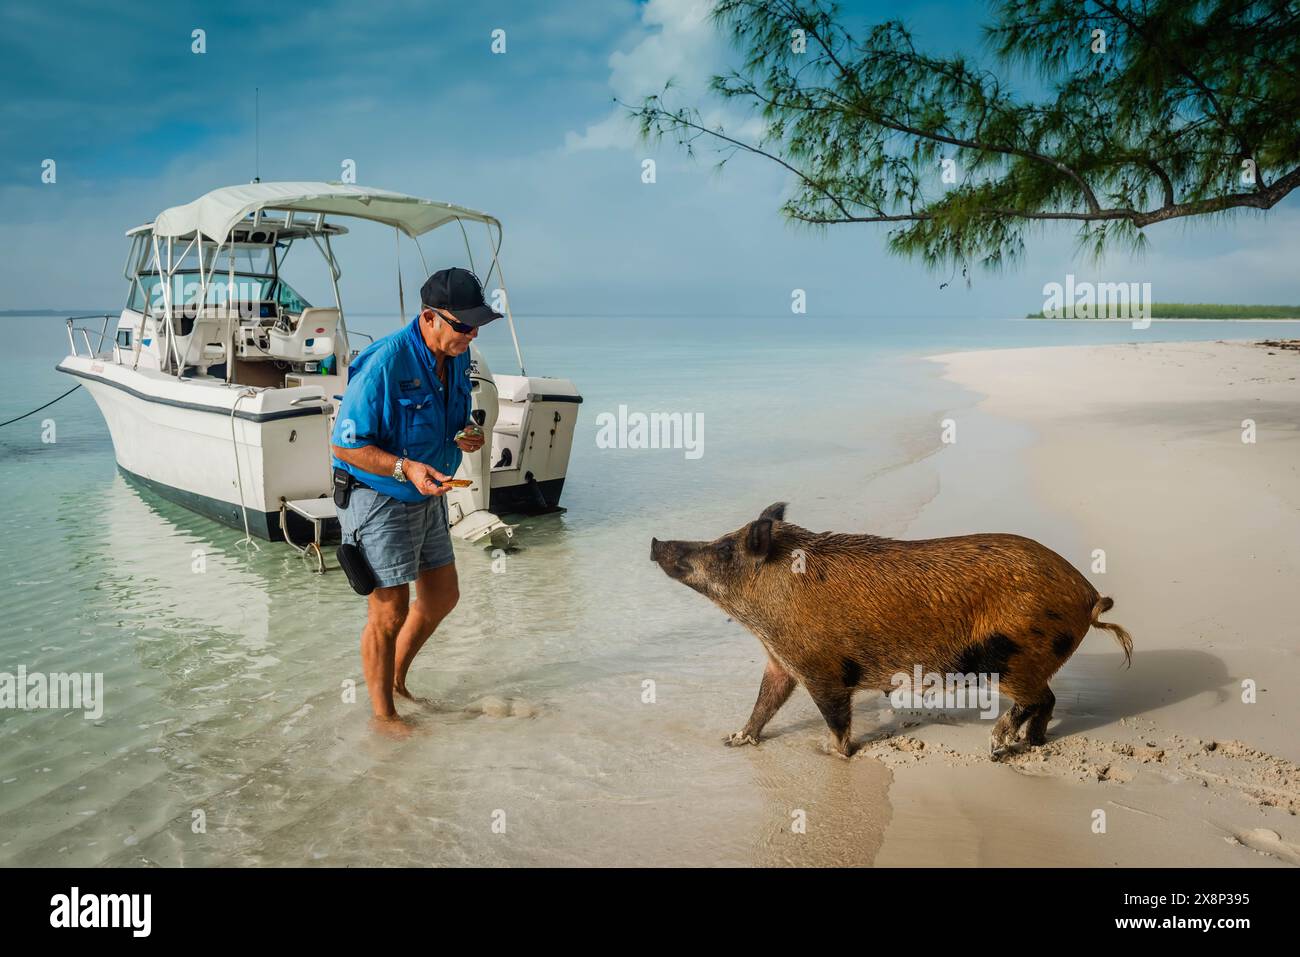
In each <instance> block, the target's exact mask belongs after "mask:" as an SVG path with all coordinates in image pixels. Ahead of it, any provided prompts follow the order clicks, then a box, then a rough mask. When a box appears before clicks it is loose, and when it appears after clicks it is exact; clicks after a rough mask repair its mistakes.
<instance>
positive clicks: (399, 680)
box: [393, 562, 460, 698]
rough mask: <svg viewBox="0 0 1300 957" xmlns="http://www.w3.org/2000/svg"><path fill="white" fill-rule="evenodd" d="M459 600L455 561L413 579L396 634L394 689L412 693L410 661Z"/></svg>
mask: <svg viewBox="0 0 1300 957" xmlns="http://www.w3.org/2000/svg"><path fill="white" fill-rule="evenodd" d="M459 600H460V585H459V582H458V579H457V578H456V563H455V562H452V563H450V564H447V565H442V566H441V567H439V568H428V569H425V570H424V571H422V572H420V577H419V578H417V579H416V580H415V601H414V602H413V603H412V604H411V608H410V611H409V612H407V615H406V621H405V623H404V624H403V625H402V630H401V632H400V633H399V634H398V636H397V660H396V673H395V675H394V681H393V689H394V690H395V691H396V692H397V693H398V694H400V695H402V696H403V697H406V698H409V697H411V692H409V691H407V690H406V673H407V672H408V671H409V670H410V668H411V662H412V661H414V660H415V656H416V655H418V654H419V653H420V649H421V648H423V647H424V643H425V642H426V641H428V640H429V636H430V635H432V634H433V632H434V629H436V628H437V627H438V624H439V623H440V622H441V621H442V620H443V619H444V618H446V617H447V615H448V614H449V613H450V612H451V610H452V609H453V608H455V607H456V602H458V601H459Z"/></svg>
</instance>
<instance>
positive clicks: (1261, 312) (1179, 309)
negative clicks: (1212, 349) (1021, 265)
mask: <svg viewBox="0 0 1300 957" xmlns="http://www.w3.org/2000/svg"><path fill="white" fill-rule="evenodd" d="M1092 310H1093V311H1094V312H1095V311H1096V310H1097V307H1096V306H1095V305H1094V306H1093V307H1092ZM1150 315H1151V318H1152V319H1282V320H1287V319H1289V320H1292V321H1300V306H1242V305H1231V304H1229V303H1219V302H1153V303H1152V304H1151V314H1150ZM1025 318H1026V319H1042V318H1044V316H1043V314H1042V312H1041V311H1040V312H1031V313H1030V314H1029V315H1027V316H1026V317H1025ZM1060 318H1062V319H1073V318H1074V310H1073V307H1072V306H1071V305H1070V304H1068V303H1067V304H1066V305H1065V306H1063V307H1062V310H1061V317H1060ZM1079 321H1080V322H1086V321H1087V319H1080V320H1079Z"/></svg>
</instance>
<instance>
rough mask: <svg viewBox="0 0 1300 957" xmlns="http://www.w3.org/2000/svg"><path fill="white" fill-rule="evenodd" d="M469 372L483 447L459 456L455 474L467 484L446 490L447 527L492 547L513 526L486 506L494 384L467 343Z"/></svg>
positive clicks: (495, 407)
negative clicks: (471, 483)
mask: <svg viewBox="0 0 1300 957" xmlns="http://www.w3.org/2000/svg"><path fill="white" fill-rule="evenodd" d="M469 350H470V351H469V355H470V367H469V376H470V381H471V382H472V393H471V401H472V405H471V410H472V411H471V412H470V415H471V416H473V418H474V421H475V422H477V423H478V424H479V425H480V426H482V427H483V437H484V442H483V447H482V448H481V449H479V450H478V451H477V452H474V453H466V454H464V455H463V456H462V457H461V463H460V468H459V469H457V470H456V478H461V479H469V480H470V481H472V482H473V483H474V484H473V485H471V486H469V488H458V489H452V490H451V491H450V492H448V493H447V515H448V517H449V518H450V520H451V530H452V534H454V535H455V536H456V537H457V538H461V539H464V540H465V541H468V542H474V543H478V544H483V545H492V546H494V547H504V546H506V545H509V544H510V540H511V539H512V538H513V537H514V531H515V527H514V526H513V525H507V524H506V523H505V522H503V521H501V519H499V518H498V517H497V516H496V515H494V514H493V513H492V512H491V511H489V510H488V503H489V502H490V501H491V498H492V430H493V428H495V426H496V422H497V411H498V409H499V404H498V400H497V386H496V382H495V381H493V379H492V370H491V369H489V368H488V364H487V360H486V359H484V358H483V356H482V355H481V354H480V353H479V351H478V350H477V349H476V348H474V346H473V345H470V347H469Z"/></svg>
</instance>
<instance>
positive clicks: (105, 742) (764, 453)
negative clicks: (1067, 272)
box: [0, 316, 1300, 866]
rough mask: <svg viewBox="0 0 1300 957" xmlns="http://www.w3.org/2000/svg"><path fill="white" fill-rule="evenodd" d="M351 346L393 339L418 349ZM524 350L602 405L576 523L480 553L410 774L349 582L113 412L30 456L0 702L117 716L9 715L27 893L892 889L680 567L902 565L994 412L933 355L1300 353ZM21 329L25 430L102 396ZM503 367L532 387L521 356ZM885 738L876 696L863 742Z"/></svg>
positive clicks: (873, 793) (847, 339) (829, 770)
mask: <svg viewBox="0 0 1300 957" xmlns="http://www.w3.org/2000/svg"><path fill="white" fill-rule="evenodd" d="M350 324H351V325H352V326H353V328H356V329H360V330H363V331H367V332H371V333H375V334H382V333H383V332H386V331H390V330H391V329H393V328H394V327H395V326H396V325H397V318H396V317H395V316H390V317H380V316H361V317H355V318H352V319H351V320H350ZM518 324H519V336H520V340H521V344H522V347H523V351H524V358H525V360H526V365H527V370H528V372H529V373H530V374H532V375H553V376H560V377H564V378H569V379H572V380H573V381H574V382H575V383H576V384H577V385H578V387H579V389H580V390H581V392H582V394H583V396H584V403H583V405H582V406H581V409H580V414H579V419H578V427H577V433H576V436H575V440H574V450H573V456H572V460H571V462H570V467H569V477H568V480H567V482H566V484H565V488H564V495H563V499H562V505H563V506H564V508H565V511H563V512H562V513H559V514H553V515H546V516H540V517H535V518H524V519H522V520H520V521H521V527H520V529H519V531H518V533H517V541H518V542H519V547H518V548H517V549H516V550H514V551H511V552H509V553H506V554H501V555H496V556H494V555H493V554H491V553H489V552H488V551H486V550H484V549H481V548H475V547H473V546H469V545H466V544H464V543H460V542H457V544H456V548H457V566H458V570H459V576H460V588H461V601H460V604H459V606H458V607H457V609H456V610H455V611H454V612H453V613H452V615H451V617H450V618H449V619H448V620H447V621H446V622H445V623H444V624H443V626H442V627H441V628H440V629H439V631H438V632H437V633H436V634H435V635H434V637H433V638H432V639H431V640H430V641H429V643H428V644H427V645H426V646H425V649H424V651H423V652H422V653H421V655H420V657H419V658H418V659H417V661H416V664H415V667H414V669H413V671H412V674H411V681H410V684H411V687H412V690H413V691H414V692H415V693H416V694H418V695H421V696H423V697H425V698H426V699H428V700H427V701H426V702H424V703H423V704H420V705H418V706H417V705H411V704H409V703H405V704H402V703H399V709H400V710H402V711H403V713H406V714H409V715H410V716H411V717H412V720H413V722H414V725H415V732H414V733H413V734H412V735H411V736H410V737H408V738H407V739H405V740H400V741H394V740H390V739H388V738H385V737H382V736H379V735H376V734H375V733H374V732H373V731H372V730H371V729H370V728H369V724H368V720H367V718H368V704H367V697H366V694H365V689H364V688H363V687H357V686H358V685H359V684H360V682H361V673H360V660H359V655H358V642H359V632H360V629H361V625H362V622H363V620H364V614H365V602H364V600H363V599H361V598H359V597H358V596H356V595H355V594H354V593H353V592H352V591H351V590H350V589H349V588H348V586H347V583H346V581H345V580H344V578H343V575H342V573H341V572H339V571H338V570H337V569H334V570H331V571H329V572H327V573H326V574H325V575H316V574H313V573H312V572H311V571H310V569H309V568H308V566H307V565H306V563H305V562H304V561H303V560H302V559H300V558H299V557H298V556H297V555H296V554H295V553H294V552H293V551H291V550H290V549H289V548H288V547H287V546H285V545H283V544H270V543H265V542H262V543H260V548H257V549H250V548H247V547H244V546H241V545H240V544H239V542H240V539H241V537H242V535H241V533H239V532H236V531H233V530H231V529H227V528H225V527H223V526H220V525H217V524H215V523H213V522H210V521H208V520H206V519H203V518H200V517H198V516H196V515H194V514H192V513H189V512H187V511H186V510H184V509H182V508H180V507H178V506H175V505H172V504H170V503H168V502H166V501H165V500H162V499H160V498H157V497H156V496H154V495H152V494H151V493H149V492H145V491H141V490H139V489H137V488H136V487H134V486H132V485H129V484H127V482H126V481H125V480H124V479H123V477H122V476H121V475H120V474H119V473H118V471H117V469H116V466H115V462H114V455H113V446H112V442H111V441H110V438H109V434H108V431H107V429H106V427H105V426H104V423H103V420H102V419H101V417H100V414H99V411H98V409H97V408H96V406H95V404H94V402H93V401H92V400H91V398H90V396H89V394H88V393H87V392H86V391H85V390H79V391H77V392H75V393H73V394H72V395H70V396H68V397H67V398H66V399H63V400H62V401H60V402H59V403H57V404H55V405H54V406H52V407H50V408H49V409H47V410H45V411H43V412H41V413H38V414H37V415H35V416H32V417H30V418H27V419H24V420H22V421H20V422H17V423H14V424H12V425H9V426H6V427H4V428H3V429H0V476H2V477H3V488H4V489H5V492H6V496H5V497H6V501H5V507H4V509H3V510H0V531H2V536H0V540H2V541H3V543H4V545H3V548H4V561H3V562H0V576H3V587H0V622H3V624H0V672H7V673H16V672H17V670H18V669H19V668H20V667H22V668H25V669H26V670H27V671H28V672H44V673H49V672H73V671H75V672H89V673H102V674H103V681H104V702H103V713H102V715H98V716H96V717H88V716H86V715H84V714H83V712H82V711H73V710H53V709H27V710H20V709H17V708H3V709H0V865H37V866H52V865H71V866H98V865H112V866H177V865H250V864H258V865H272V866H277V865H283V866H292V865H322V866H370V865H380V866H382V865H465V864H482V865H537V864H556V865H578V864H598V865H615V864H617V865H633V866H640V865H660V864H735V865H747V864H782V863H820V864H825V863H845V864H852V863H867V862H869V861H870V860H871V857H872V856H873V855H874V852H875V849H876V848H878V846H879V842H880V836H881V834H882V832H883V829H884V827H885V826H886V825H887V823H888V819H889V813H890V812H889V807H888V783H889V771H888V770H887V769H886V768H884V767H883V766H881V765H879V764H877V763H876V762H874V761H854V762H847V763H846V762H839V761H834V760H831V759H828V758H827V757H826V754H825V747H824V743H823V739H824V738H825V737H826V735H825V729H824V724H823V723H822V721H821V718H820V716H819V715H818V714H817V712H816V709H815V708H814V707H813V706H812V704H811V702H810V701H809V700H808V698H807V696H806V695H804V694H802V692H799V693H796V695H795V698H794V699H792V701H791V702H790V704H789V705H787V707H786V709H784V710H783V711H782V712H781V713H780V714H779V715H778V716H777V718H776V719H775V720H774V722H773V724H772V726H771V728H770V729H769V731H770V733H771V735H772V737H770V738H769V739H768V740H767V741H765V743H764V746H763V747H760V748H746V749H740V750H734V751H733V750H729V749H727V748H724V747H723V745H722V743H721V741H722V738H723V737H724V736H725V735H726V734H727V733H728V732H731V731H734V730H736V729H737V728H739V727H740V726H741V725H742V724H743V723H744V721H745V719H746V717H747V716H748V713H749V709H750V707H751V705H752V702H753V698H754V695H755V693H756V690H757V685H758V679H759V676H760V674H761V671H762V667H763V655H762V651H761V648H760V646H759V644H758V642H757V641H756V640H755V639H754V638H753V637H752V636H750V635H749V634H747V633H746V632H745V631H744V629H743V628H742V627H741V626H740V625H739V624H737V623H735V622H731V621H729V620H728V619H727V618H726V617H725V616H724V615H723V614H722V613H721V612H720V611H719V610H718V609H716V608H715V607H714V606H712V605H711V604H709V603H708V602H707V601H706V600H705V599H703V598H702V597H701V596H699V595H697V594H695V593H694V592H692V591H690V590H689V589H686V588H683V587H682V586H681V585H679V584H676V583H674V582H672V581H670V580H669V579H668V578H667V577H666V576H665V575H664V574H663V573H662V572H661V571H660V570H659V569H658V568H657V567H656V566H654V565H652V564H651V563H650V561H649V543H650V538H651V536H657V537H659V538H661V539H663V538H713V537H715V536H717V535H720V534H722V533H723V532H726V531H729V530H731V529H734V528H736V527H738V526H739V525H741V524H743V523H744V522H746V521H749V520H750V519H752V518H754V517H756V516H757V514H758V512H759V511H760V510H761V509H762V508H763V507H765V506H766V505H768V504H770V503H771V502H774V501H778V500H780V501H788V502H790V509H789V518H790V520H792V521H795V522H798V523H800V524H805V525H808V526H809V527H812V528H835V529H837V530H843V531H870V532H875V533H878V534H889V535H902V534H906V532H907V528H908V525H909V524H910V523H911V521H912V520H913V519H914V518H915V516H917V515H918V514H919V513H920V512H921V511H922V510H923V509H924V508H925V506H926V504H927V502H928V501H929V500H930V499H931V498H932V497H933V496H934V494H935V490H936V486H937V482H936V481H935V480H934V478H933V475H932V474H927V472H926V470H927V469H928V468H929V466H928V459H929V457H930V456H932V454H933V453H934V452H935V451H936V450H937V449H938V448H939V447H940V433H941V427H940V422H941V420H942V419H944V418H945V417H948V416H950V415H953V414H956V413H958V412H960V411H961V410H964V409H968V408H970V407H971V406H972V405H973V404H974V402H975V401H976V399H977V397H976V396H974V395H972V394H970V393H967V392H964V391H963V390H960V389H958V388H957V387H955V386H953V385H951V384H950V383H947V382H945V381H944V380H942V379H940V378H939V375H938V373H939V367H938V366H937V365H935V364H933V363H929V362H926V361H924V360H923V358H922V357H924V356H926V355H931V354H935V353H941V352H949V351H956V350H961V349H969V348H999V347H1012V346H1031V345H1033V346H1040V345H1072V344H1083V343H1105V342H1133V341H1147V340H1157V339H1159V340H1170V339H1180V340H1181V339H1242V338H1265V337H1279V336H1282V337H1297V336H1300V324H1296V323H1279V322H1269V323H1248V324H1243V323H1222V322H1179V323H1174V322H1156V323H1153V324H1152V325H1151V327H1150V328H1149V329H1147V330H1133V329H1132V328H1131V327H1130V326H1129V325H1128V324H1125V323H1087V322H1043V321H1016V320H1002V319H965V320H958V319H895V320H880V319H860V320H854V319H849V318H835V319H822V320H818V319H813V318H808V317H803V316H798V317H794V316H792V317H786V318H755V319H736V318H717V317H708V316H702V317H693V318H682V317H673V318H654V317H644V318H635V317H630V318H596V317H573V318H565V317H548V316H538V317H532V318H529V317H526V316H524V317H520V319H519V320H518ZM0 329H3V330H4V331H5V332H6V348H5V349H4V350H3V354H0V373H2V374H3V379H4V381H5V383H6V384H7V386H8V388H7V389H6V390H5V393H4V395H3V397H2V398H0V421H3V420H5V419H8V418H11V417H12V416H16V415H19V414H21V413H22V412H25V411H27V410H28V409H31V408H34V407H35V406H37V405H40V404H41V403H43V402H46V401H48V400H49V399H52V398H53V397H54V396H56V395H58V394H59V393H60V392H62V391H64V390H66V389H68V388H70V387H71V386H72V384H73V382H72V380H70V379H69V378H67V377H65V376H62V375H60V374H59V373H57V372H55V371H54V365H55V363H56V362H57V361H58V360H59V359H60V358H62V357H63V355H64V354H65V353H66V352H67V337H66V332H65V327H64V323H63V321H62V320H61V319H57V318H53V317H36V316H33V317H12V318H0ZM479 345H480V347H481V349H482V351H483V353H484V354H485V355H486V357H487V359H488V361H489V362H490V363H491V366H492V369H493V371H495V372H498V373H500V372H506V373H509V372H515V371H517V368H516V366H515V363H514V358H513V350H512V348H511V347H510V343H509V335H508V332H507V330H506V328H505V324H504V323H497V324H495V325H493V326H491V327H489V328H488V329H487V330H486V331H485V332H484V333H483V334H482V335H481V336H480V342H479ZM1098 388H1099V389H1104V388H1105V383H1104V382H1099V383H1098ZM620 406H626V407H627V410H629V411H631V412H637V411H639V412H647V413H648V412H670V413H671V412H681V413H684V414H687V415H696V414H700V415H702V422H703V433H702V446H701V451H702V454H700V455H699V456H698V457H694V456H688V455H687V453H686V450H683V449H632V448H602V447H600V446H599V445H598V443H597V441H596V436H597V433H598V425H597V418H598V416H599V415H600V414H601V413H604V412H608V413H614V414H617V412H618V410H619V407H620ZM47 420H48V422H47ZM49 423H52V424H53V427H54V438H55V441H53V442H46V441H43V435H45V436H46V437H48V435H49ZM989 530H993V529H989ZM199 554H201V555H202V558H203V561H202V562H201V563H198V564H199V565H201V567H202V570H201V571H196V570H195V569H196V562H195V558H196V555H199ZM331 564H333V563H332V561H331ZM352 688H355V691H356V693H355V700H352V696H351V695H350V694H349V689H352ZM884 705H885V702H884V701H883V699H880V700H872V696H869V695H861V696H859V700H858V705H857V709H856V714H857V718H856V721H857V724H856V728H857V730H858V733H859V734H860V733H861V732H862V731H863V730H866V729H867V728H869V727H870V724H871V722H872V720H873V714H874V713H875V712H877V711H879V710H881V709H883V708H884ZM502 710H505V711H513V712H514V714H513V715H506V716H496V713H497V712H499V711H502ZM485 711H486V712H488V713H484V712H485ZM800 812H802V813H804V814H805V816H806V819H807V820H808V821H809V822H810V823H809V825H808V827H807V829H806V831H805V832H804V833H803V834H802V835H800V836H798V837H795V836H792V830H791V827H790V822H791V820H792V817H795V818H797V817H798V815H799V814H800Z"/></svg>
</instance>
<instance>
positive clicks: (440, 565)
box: [331, 269, 500, 728]
mask: <svg viewBox="0 0 1300 957" xmlns="http://www.w3.org/2000/svg"><path fill="white" fill-rule="evenodd" d="M499 318H500V314H499V313H497V312H493V311H492V309H490V308H489V307H488V306H487V304H486V303H484V301H483V289H482V287H481V286H480V285H479V281H478V278H477V277H476V276H475V275H474V274H473V273H472V272H469V271H468V270H465V269H443V270H440V271H438V272H436V273H434V274H433V275H432V276H430V277H429V279H428V280H427V281H426V282H425V284H424V286H423V287H422V288H421V289H420V314H419V315H418V316H416V318H415V319H414V320H413V321H412V322H411V324H410V325H408V326H406V327H405V328H404V329H401V330H400V331H398V332H394V333H393V334H391V335H389V336H385V337H384V338H383V339H380V340H379V341H378V342H375V343H372V344H371V345H370V346H369V347H368V348H367V349H366V350H365V351H364V352H362V353H361V354H360V355H358V356H357V357H356V359H355V360H353V362H352V364H351V365H350V366H349V367H348V386H347V391H346V392H345V393H344V395H343V402H342V405H341V406H340V408H339V413H338V417H337V419H336V420H335V423H334V434H333V437H332V439H331V441H332V445H333V451H334V458H333V462H334V468H335V469H336V470H339V469H342V470H343V472H345V473H347V474H346V475H339V474H338V473H337V471H336V478H338V479H340V480H342V481H344V482H346V483H350V484H352V489H351V492H350V495H349V498H348V504H347V507H346V508H340V509H339V524H340V525H341V527H342V531H343V541H344V542H350V543H353V544H355V545H357V546H358V547H359V548H360V549H361V552H362V554H363V555H364V556H365V558H366V561H367V563H368V564H369V565H370V568H371V570H372V571H373V572H374V576H375V582H376V585H375V590H374V591H373V592H371V593H370V596H369V602H370V607H369V612H368V615H367V619H366V627H365V629H364V630H363V631H362V632H361V666H362V670H363V671H364V673H365V678H366V686H367V687H368V689H369V691H370V704H371V708H372V709H373V711H374V715H375V718H376V720H377V721H378V722H379V723H380V727H381V728H390V727H393V725H391V724H389V723H390V722H396V721H399V720H400V719H399V718H398V715H397V709H396V707H395V706H394V702H393V695H394V693H396V694H399V695H402V696H403V697H406V698H410V697H411V693H410V692H409V691H408V690H407V687H406V675H407V672H408V671H409V670H410V668H411V662H412V661H413V660H414V659H415V656H416V654H418V653H419V651H420V648H421V646H422V645H423V644H424V643H425V642H426V641H427V640H428V639H429V636H430V635H432V634H433V632H434V629H436V628H437V627H438V623H439V622H441V621H442V619H443V618H445V617H446V616H447V614H448V613H449V612H450V611H451V610H452V609H453V608H454V607H456V602H457V600H458V599H459V597H460V593H459V589H458V585H457V580H456V561H455V555H454V554H453V553H452V547H451V534H450V532H449V530H448V528H449V524H450V523H449V519H448V515H447V500H446V498H445V496H446V493H447V491H448V489H449V488H450V486H448V485H446V484H445V483H446V482H447V481H448V479H450V478H451V476H453V475H455V473H456V469H457V467H458V466H459V465H460V460H461V453H462V452H477V451H478V450H479V449H480V448H482V446H483V433H482V429H481V428H479V426H478V425H477V424H476V423H474V422H473V421H472V419H471V417H470V406H471V400H470V384H471V383H470V379H469V371H470V357H469V345H470V343H471V342H473V341H474V338H475V337H476V336H477V335H478V330H479V329H480V328H482V327H483V326H484V325H486V324H487V323H489V322H491V321H492V320H493V319H499ZM412 581H413V582H415V601H414V602H411V601H410V584H409V583H410V582H412Z"/></svg>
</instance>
